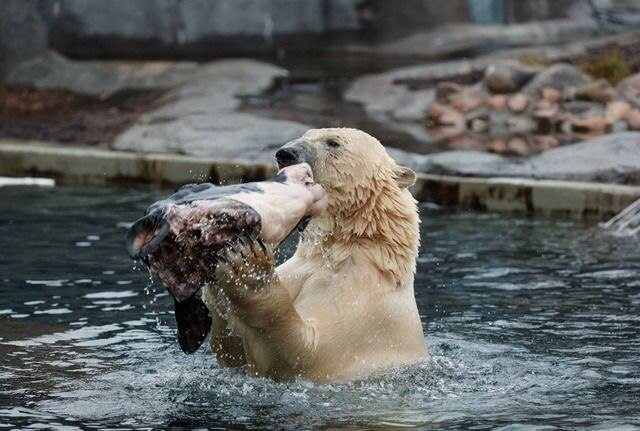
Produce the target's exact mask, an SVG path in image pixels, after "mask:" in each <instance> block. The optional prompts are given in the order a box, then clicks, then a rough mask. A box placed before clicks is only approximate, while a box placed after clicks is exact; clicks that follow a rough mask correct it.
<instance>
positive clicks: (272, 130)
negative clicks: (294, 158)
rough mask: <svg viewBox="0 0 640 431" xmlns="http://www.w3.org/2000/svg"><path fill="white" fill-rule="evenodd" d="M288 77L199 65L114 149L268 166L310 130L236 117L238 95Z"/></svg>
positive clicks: (250, 68)
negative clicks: (286, 145) (288, 144)
mask: <svg viewBox="0 0 640 431" xmlns="http://www.w3.org/2000/svg"><path fill="white" fill-rule="evenodd" d="M286 74H287V72H286V71H285V70H284V69H280V68H278V67H275V66H271V65H268V64H264V63H260V62H257V61H253V60H225V61H219V62H214V63H210V64H208V65H205V66H201V67H199V68H198V69H197V71H195V72H194V73H192V74H191V75H190V78H189V80H188V82H186V83H184V84H182V85H180V86H178V87H177V88H175V89H174V90H172V91H171V92H170V93H169V95H168V96H167V100H168V102H167V103H166V104H165V105H164V106H162V107H161V108H159V109H157V110H156V111H153V112H150V113H147V114H144V115H143V116H141V117H140V119H139V121H138V122H137V124H136V125H134V126H133V127H131V128H130V129H128V130H127V131H125V132H124V133H122V134H121V135H120V136H118V137H117V138H116V139H115V141H114V143H113V144H112V148H114V149H117V150H127V151H143V152H172V153H180V154H187V155H195V156H210V157H216V158H223V159H230V160H247V161H261V162H272V161H273V160H274V159H273V155H274V153H275V151H276V149H277V148H279V147H280V146H281V145H283V144H284V143H286V142H287V141H289V140H292V139H294V138H297V137H299V136H300V135H302V134H303V133H304V132H305V131H306V130H307V129H309V128H310V126H307V125H304V124H300V123H295V122H292V121H283V120H272V119H266V118H260V117H256V116H254V115H251V114H247V113H242V112H238V111H237V108H238V107H239V106H240V104H241V101H240V99H239V98H238V96H242V95H247V94H255V93H259V92H262V91H264V90H266V89H267V88H268V87H269V86H270V85H271V83H272V81H273V79H275V78H276V77H282V76H285V75H286Z"/></svg>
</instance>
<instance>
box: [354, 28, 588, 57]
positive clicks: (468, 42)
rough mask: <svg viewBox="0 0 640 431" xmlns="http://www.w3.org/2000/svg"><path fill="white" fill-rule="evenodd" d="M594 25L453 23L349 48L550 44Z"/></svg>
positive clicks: (445, 49)
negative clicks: (396, 38)
mask: <svg viewBox="0 0 640 431" xmlns="http://www.w3.org/2000/svg"><path fill="white" fill-rule="evenodd" d="M597 32H598V26H597V25H596V23H595V22H594V21H592V20H590V19H559V20H546V21H536V22H528V23H511V24H509V25H477V24H476V25H474V24H457V25H449V26H447V27H442V28H437V29H435V30H432V31H427V32H424V31H423V32H416V33H413V34H411V35H409V36H406V37H404V38H401V39H399V40H396V41H392V42H387V43H383V44H380V45H356V46H352V47H350V48H349V50H350V51H351V52H354V53H359V54H384V55H391V56H409V55H411V56H419V57H423V58H443V57H446V56H450V55H452V54H455V53H460V52H469V51H473V50H476V49H481V48H486V47H487V46H491V45H499V46H504V47H516V46H534V45H553V44H559V43H567V42H570V41H576V40H581V39H584V38H590V37H593V36H594V35H596V34H597Z"/></svg>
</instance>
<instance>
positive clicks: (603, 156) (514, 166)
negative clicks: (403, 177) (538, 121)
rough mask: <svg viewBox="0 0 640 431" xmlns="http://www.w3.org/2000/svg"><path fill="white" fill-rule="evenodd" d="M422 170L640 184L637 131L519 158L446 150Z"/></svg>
mask: <svg viewBox="0 0 640 431" xmlns="http://www.w3.org/2000/svg"><path fill="white" fill-rule="evenodd" d="M534 142H535V141H534ZM490 145H491V144H490ZM496 148H499V147H496ZM423 169H424V170H423V172H425V173H434V174H446V175H461V176H481V177H496V176H512V177H528V178H540V179H557V180H571V181H598V182H608V183H623V184H640V133H638V132H623V133H617V134H610V135H605V136H601V137H598V138H595V139H592V140H589V141H585V142H580V143H577V144H571V145H563V146H560V147H557V148H551V149H549V150H548V151H545V152H543V153H542V154H539V155H536V156H532V157H529V158H528V159H519V160H513V159H508V158H504V157H501V156H499V155H497V154H491V153H484V152H476V151H448V152H445V153H439V154H435V155H433V156H429V159H428V163H425V164H424V166H423Z"/></svg>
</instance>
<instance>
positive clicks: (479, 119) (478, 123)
mask: <svg viewBox="0 0 640 431" xmlns="http://www.w3.org/2000/svg"><path fill="white" fill-rule="evenodd" d="M490 128H491V123H490V119H489V115H487V114H483V115H478V116H476V117H473V118H470V119H468V120H467V129H469V130H470V131H472V132H474V133H486V132H488V131H489V129H490Z"/></svg>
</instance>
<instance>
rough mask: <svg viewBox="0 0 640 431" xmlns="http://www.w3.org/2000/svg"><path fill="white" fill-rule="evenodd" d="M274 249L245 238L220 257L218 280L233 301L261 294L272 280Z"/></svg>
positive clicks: (228, 248) (257, 239)
mask: <svg viewBox="0 0 640 431" xmlns="http://www.w3.org/2000/svg"><path fill="white" fill-rule="evenodd" d="M273 261H274V258H273V250H272V249H271V247H269V246H268V245H267V244H265V243H264V242H262V240H261V239H259V238H251V237H248V236H242V237H240V238H238V240H236V242H235V243H233V244H232V245H231V246H229V247H227V248H226V249H225V250H224V251H223V252H222V253H221V254H220V256H219V261H218V265H217V267H216V280H217V283H218V287H219V288H221V289H222V290H223V291H224V292H225V293H226V294H227V296H228V297H229V299H231V300H232V301H234V300H238V299H242V298H246V297H248V296H252V295H255V294H257V293H259V292H262V291H263V290H264V289H265V288H266V287H267V286H268V285H269V284H270V283H271V281H272V280H273V278H274V276H275V271H274V267H273Z"/></svg>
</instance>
